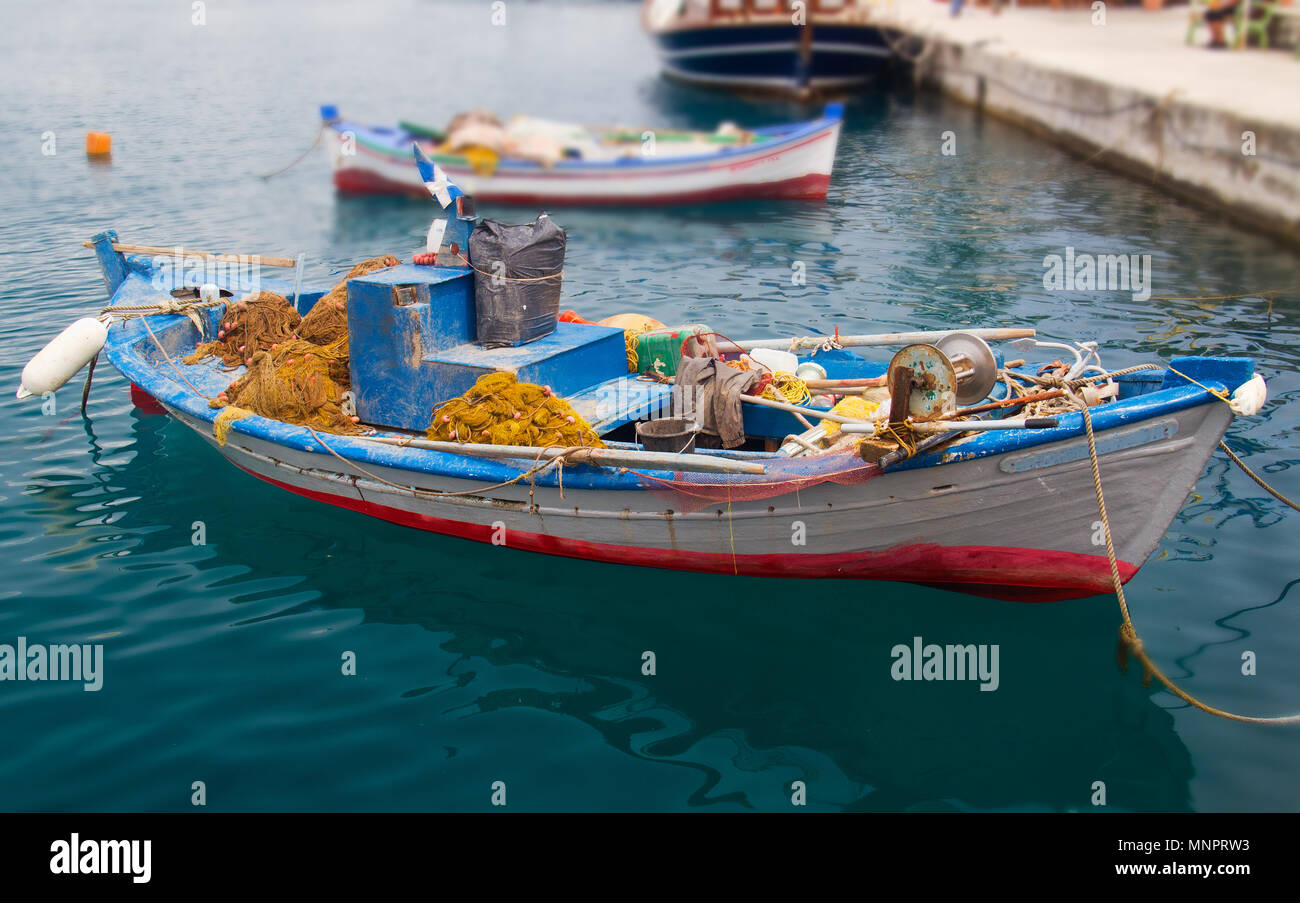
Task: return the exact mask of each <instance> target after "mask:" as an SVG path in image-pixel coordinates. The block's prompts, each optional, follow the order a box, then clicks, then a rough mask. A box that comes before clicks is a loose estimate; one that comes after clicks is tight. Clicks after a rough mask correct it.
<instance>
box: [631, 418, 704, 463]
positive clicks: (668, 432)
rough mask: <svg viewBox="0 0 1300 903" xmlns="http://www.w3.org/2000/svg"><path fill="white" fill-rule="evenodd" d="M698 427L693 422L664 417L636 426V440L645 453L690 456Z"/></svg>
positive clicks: (693, 448) (693, 449)
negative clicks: (672, 453)
mask: <svg viewBox="0 0 1300 903" xmlns="http://www.w3.org/2000/svg"><path fill="white" fill-rule="evenodd" d="M697 432H699V427H698V426H696V425H695V421H694V420H685V419H683V418H681V417H665V418H664V419H662V420H647V421H645V422H644V423H638V424H637V425H636V438H637V440H638V441H639V442H640V443H641V445H642V446H643V447H644V448H645V450H646V451H655V452H674V453H677V454H683V455H685V454H690V453H691V452H693V451H695V434H696V433H697Z"/></svg>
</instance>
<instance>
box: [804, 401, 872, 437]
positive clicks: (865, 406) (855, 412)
mask: <svg viewBox="0 0 1300 903" xmlns="http://www.w3.org/2000/svg"><path fill="white" fill-rule="evenodd" d="M879 407H880V405H878V404H876V403H875V402H874V401H867V400H866V399H865V398H863V397H862V396H861V395H845V396H844V397H843V398H841V399H840V400H839V401H837V402H836V403H835V406H834V407H833V408H831V413H832V414H839V415H840V416H841V417H852V418H854V419H856V420H870V419H871V418H872V417H873V416H874V415H875V413H876V410H877V409H879ZM817 425H818V426H820V427H821V428H822V429H824V430H826V435H827V436H834V435H836V434H837V433H838V432H839V431H840V425H839V424H838V423H836V422H835V421H834V420H823V421H821V422H820V423H818V424H817Z"/></svg>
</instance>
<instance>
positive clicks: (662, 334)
mask: <svg viewBox="0 0 1300 903" xmlns="http://www.w3.org/2000/svg"><path fill="white" fill-rule="evenodd" d="M710 332H712V330H710V329H709V328H708V327H707V326H701V325H700V324H698V323H692V324H690V325H688V326H665V327H664V328H663V329H652V330H650V331H649V332H643V333H641V334H640V335H638V336H637V337H636V361H637V364H636V368H637V372H638V373H649V372H652V371H653V372H655V373H658V374H659V375H660V376H676V375H677V364H678V362H679V361H680V360H681V359H682V342H684V341H685V340H686V339H688V338H690V337H691V336H694V335H701V334H704V333H710ZM701 341H703V340H701Z"/></svg>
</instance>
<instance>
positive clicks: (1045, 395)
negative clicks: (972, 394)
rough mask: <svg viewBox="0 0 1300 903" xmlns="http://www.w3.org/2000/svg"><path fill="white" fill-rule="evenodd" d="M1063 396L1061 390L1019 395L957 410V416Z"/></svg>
mask: <svg viewBox="0 0 1300 903" xmlns="http://www.w3.org/2000/svg"><path fill="white" fill-rule="evenodd" d="M1064 394H1065V390H1063V389H1051V390H1049V391H1047V392H1038V393H1035V394H1034V395H1020V396H1018V397H1016V398H1004V399H1002V400H1001V401H990V402H989V403H988V404H977V405H975V406H974V407H970V408H958V410H957V413H958V414H982V413H983V412H985V411H995V410H997V409H998V408H1011V407H1015V406H1016V405H1021V404H1031V403H1033V402H1035V401H1047V400H1048V399H1051V398H1060V397H1061V396H1062V395H1064Z"/></svg>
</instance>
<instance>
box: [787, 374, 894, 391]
mask: <svg viewBox="0 0 1300 903" xmlns="http://www.w3.org/2000/svg"><path fill="white" fill-rule="evenodd" d="M888 381H889V377H887V376H865V377H861V378H859V379H805V380H804V381H803V384H804V385H805V386H807V387H808V388H810V389H870V388H878V387H880V386H883V385H885V384H886V383H887V382H888ZM834 394H836V395H838V394H840V393H839V392H836V393H834Z"/></svg>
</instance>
